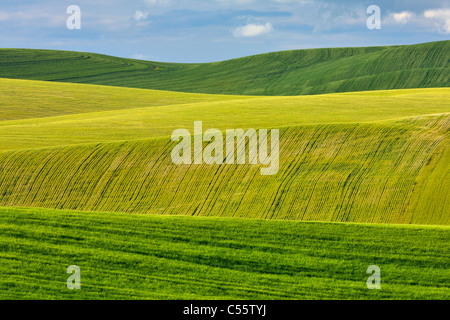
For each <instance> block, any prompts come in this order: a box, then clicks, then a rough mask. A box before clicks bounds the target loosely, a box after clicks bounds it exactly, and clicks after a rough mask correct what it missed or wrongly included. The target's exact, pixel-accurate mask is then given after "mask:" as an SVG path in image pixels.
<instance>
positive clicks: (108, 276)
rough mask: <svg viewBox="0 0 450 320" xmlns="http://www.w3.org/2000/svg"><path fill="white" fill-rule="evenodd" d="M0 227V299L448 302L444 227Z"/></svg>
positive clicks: (69, 216)
mask: <svg viewBox="0 0 450 320" xmlns="http://www.w3.org/2000/svg"><path fill="white" fill-rule="evenodd" d="M0 229H1V232H0V244H1V247H2V248H4V250H5V251H3V253H2V254H1V255H0V272H1V273H2V274H3V277H2V279H1V280H0V298H1V299H11V298H15V299H24V298H27V299H449V298H450V291H449V289H448V287H449V286H450V282H449V279H450V271H449V270H450V268H449V249H450V248H449V241H448V237H449V236H448V235H449V232H450V230H449V228H448V227H423V226H422V227H419V226H398V225H376V224H373V225H364V224H351V223H350V224H349V223H317V222H316V223H308V222H293V221H270V220H252V219H229V218H198V217H169V216H151V215H124V214H117V213H99V212H97V213H94V212H83V213H81V212H75V211H63V210H49V209H20V208H0ZM72 264H76V265H78V266H79V267H80V268H81V290H67V288H66V279H67V276H68V275H67V274H66V268H67V266H69V265H72ZM372 264H376V265H379V266H380V267H381V272H382V284H381V285H382V289H381V290H368V289H367V287H366V279H367V277H368V274H366V269H367V267H368V266H369V265H372ZM5 275H7V276H6V277H5Z"/></svg>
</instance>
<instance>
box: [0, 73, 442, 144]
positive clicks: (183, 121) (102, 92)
mask: <svg viewBox="0 0 450 320" xmlns="http://www.w3.org/2000/svg"><path fill="white" fill-rule="evenodd" d="M83 97H84V98H83ZM445 112H450V88H431V89H412V90H411V89H409V90H387V91H372V92H357V93H340V94H326V95H317V96H294V97H249V96H216V95H201V94H185V93H178V92H164V91H153V90H142V89H130V88H115V87H106V86H92V85H78V84H64V83H49V82H40V81H27V80H10V79H0V115H1V119H3V120H4V121H0V150H14V149H26V148H38V147H50V146H59V145H69V144H80V143H98V142H114V141H124V140H136V139H147V138H151V137H161V136H170V135H171V134H172V132H173V130H175V129H178V128H186V129H189V130H191V131H192V130H193V123H194V121H196V120H202V121H203V123H204V126H203V127H204V129H205V130H206V129H208V128H218V129H220V130H226V129H230V128H244V129H246V128H255V129H258V128H274V127H284V126H299V125H317V124H331V123H334V124H336V123H363V122H376V121H381V120H392V119H400V118H405V117H411V116H420V115H423V114H438V113H445Z"/></svg>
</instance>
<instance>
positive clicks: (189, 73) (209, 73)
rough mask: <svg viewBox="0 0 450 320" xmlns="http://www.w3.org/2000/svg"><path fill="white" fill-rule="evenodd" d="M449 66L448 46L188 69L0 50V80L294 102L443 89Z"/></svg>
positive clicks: (269, 57)
mask: <svg viewBox="0 0 450 320" xmlns="http://www.w3.org/2000/svg"><path fill="white" fill-rule="evenodd" d="M449 63H450V41H441V42H430V43H425V44H418V45H408V46H390V47H368V48H333V49H311V50H293V51H282V52H275V53H267V54H262V55H257V56H251V57H244V58H239V59H233V60H227V61H222V62H212V63H191V64H180V63H178V64H174V63H163V62H151V61H140V60H133V59H123V58H116V57H110V56H105V55H99V54H92V53H77V52H64V51H52V50H26V49H0V78H14V79H31V80H49V81H64V82H76V83H88V84H102V85H110V86H124V87H134V88H144V89H159V90H170V91H182V92H198V93H214V94H247V95H299V94H320V93H334V92H350V91H366V90H386V89H407V88H431V87H448V86H449V85H450V83H449V78H450V71H449Z"/></svg>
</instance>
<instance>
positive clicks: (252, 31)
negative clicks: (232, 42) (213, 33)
mask: <svg viewBox="0 0 450 320" xmlns="http://www.w3.org/2000/svg"><path fill="white" fill-rule="evenodd" d="M272 31H273V27H272V24H271V23H269V22H268V23H266V24H254V23H250V24H247V25H246V26H243V27H238V28H236V29H234V31H233V35H234V36H235V37H237V38H240V37H256V36H260V35H263V34H267V33H270V32H272Z"/></svg>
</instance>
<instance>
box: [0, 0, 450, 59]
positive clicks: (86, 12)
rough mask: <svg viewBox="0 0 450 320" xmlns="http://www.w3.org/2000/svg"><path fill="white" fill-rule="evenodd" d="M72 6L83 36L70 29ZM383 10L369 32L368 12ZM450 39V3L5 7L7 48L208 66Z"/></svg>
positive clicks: (355, 0) (84, 1) (60, 1)
mask: <svg viewBox="0 0 450 320" xmlns="http://www.w3.org/2000/svg"><path fill="white" fill-rule="evenodd" d="M69 5H77V6H79V7H80V9H81V29H80V30H69V29H68V28H67V27H66V20H67V18H68V17H69V14H67V13H66V10H67V7H68V6H69ZM370 5H378V6H379V7H380V9H381V29H380V30H369V29H368V28H367V25H366V21H367V18H368V16H369V14H367V13H366V10H367V7H368V6H370ZM448 39H450V0H427V1H423V0H421V1H418V0H382V1H381V0H380V1H375V0H370V1H360V0H347V1H327V0H208V1H206V0H204V1H203V0H193V1H187V0H96V1H93V0H40V1H30V0H7V1H5V0H2V1H1V3H0V47H2V48H38V49H58V50H74V51H85V52H96V53H103V54H109V55H114V56H120V57H127V58H139V59H148V60H156V61H167V62H207V61H219V60H225V59H231V58H236V57H242V56H248V55H253V54H258V53H264V52H272V51H280V50H290V49H304V48H323V47H348V46H376V45H395V44H413V43H421V42H429V41H438V40H448Z"/></svg>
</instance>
